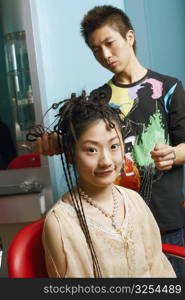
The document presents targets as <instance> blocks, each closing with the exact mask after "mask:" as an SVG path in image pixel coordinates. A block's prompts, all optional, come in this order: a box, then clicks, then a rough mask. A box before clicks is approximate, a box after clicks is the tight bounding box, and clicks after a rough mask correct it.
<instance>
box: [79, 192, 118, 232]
mask: <svg viewBox="0 0 185 300" xmlns="http://www.w3.org/2000/svg"><path fill="white" fill-rule="evenodd" d="M79 191H80V195H81V197H82V198H83V200H84V201H86V202H87V203H89V204H90V205H91V206H93V207H95V208H97V209H98V210H99V211H100V212H101V213H102V214H103V215H104V216H105V217H107V218H109V219H110V220H111V223H112V226H113V227H114V229H115V230H116V231H117V232H118V233H120V232H121V230H120V228H118V227H117V225H116V216H117V212H118V198H117V193H116V190H115V188H114V187H113V188H112V199H113V211H112V214H109V213H108V212H107V211H105V210H104V209H103V208H102V207H101V206H100V205H99V204H98V203H97V202H96V201H95V200H93V199H92V198H91V197H89V196H88V195H87V194H86V193H85V192H84V191H83V190H82V189H81V188H79Z"/></svg>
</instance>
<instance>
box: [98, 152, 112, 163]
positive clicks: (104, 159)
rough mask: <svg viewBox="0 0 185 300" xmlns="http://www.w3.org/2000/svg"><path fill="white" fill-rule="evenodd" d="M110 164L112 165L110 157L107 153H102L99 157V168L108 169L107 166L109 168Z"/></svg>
mask: <svg viewBox="0 0 185 300" xmlns="http://www.w3.org/2000/svg"><path fill="white" fill-rule="evenodd" d="M111 164H112V158H111V155H110V154H109V153H108V152H107V151H104V152H103V153H102V154H101V156H100V159H99V166H100V167H108V166H111Z"/></svg>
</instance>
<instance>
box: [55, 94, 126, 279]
mask: <svg viewBox="0 0 185 300" xmlns="http://www.w3.org/2000/svg"><path fill="white" fill-rule="evenodd" d="M120 114H121V112H120V110H119V109H115V108H113V107H111V106H110V105H109V104H108V101H107V98H106V93H103V92H102V90H101V93H99V92H98V91H97V92H96V93H92V94H91V95H90V96H86V93H85V92H84V91H83V92H82V94H81V96H79V97H76V95H75V94H72V95H71V98H70V99H67V100H64V101H63V103H62V106H61V108H60V109H59V114H58V115H57V116H58V121H57V124H56V125H55V127H54V131H55V132H57V134H58V142H59V144H60V147H61V152H63V154H64V155H62V154H61V160H62V165H63V170H64V175H65V179H66V182H67V186H68V189H69V192H70V195H71V200H72V204H73V206H74V209H75V211H76V214H77V217H78V220H79V223H80V226H81V228H82V231H83V233H84V235H85V238H86V241H87V244H88V246H89V249H90V253H91V256H92V261H93V269H94V276H95V277H102V276H101V270H100V266H99V263H98V258H97V256H96V253H95V250H94V246H93V244H92V240H91V237H90V233H89V229H88V226H87V222H86V218H85V214H84V209H83V205H82V199H81V195H80V192H79V185H78V175H77V170H76V164H75V146H76V143H77V140H78V138H79V137H80V135H81V134H82V132H83V131H84V130H85V129H86V128H87V126H88V125H89V124H90V123H92V122H95V121H97V120H100V119H102V120H104V121H105V122H106V124H107V126H108V127H109V128H115V124H116V125H117V126H118V128H119V129H120V131H121V129H122V120H121V118H120ZM71 164H72V169H73V173H74V175H75V180H76V189H77V192H78V197H77V196H76V193H75V190H74V186H73V180H72V169H71Z"/></svg>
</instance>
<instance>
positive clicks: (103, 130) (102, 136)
mask: <svg viewBox="0 0 185 300" xmlns="http://www.w3.org/2000/svg"><path fill="white" fill-rule="evenodd" d="M123 159H124V149H123V140H122V135H121V132H120V130H119V129H118V127H117V126H116V127H115V128H109V127H108V126H107V124H106V123H105V122H104V121H103V120H97V121H95V122H93V123H91V124H90V125H89V126H88V127H87V128H86V130H85V131H84V132H83V133H82V134H81V136H80V137H79V139H78V144H77V145H76V151H75V162H76V168H77V170H78V174H79V182H80V184H81V185H82V186H83V187H84V188H85V187H86V188H87V189H88V188H90V187H93V188H94V187H96V188H98V187H101V188H102V187H106V186H108V185H110V184H112V183H113V182H114V181H115V179H116V177H117V176H118V174H119V172H120V169H121V167H122V165H123Z"/></svg>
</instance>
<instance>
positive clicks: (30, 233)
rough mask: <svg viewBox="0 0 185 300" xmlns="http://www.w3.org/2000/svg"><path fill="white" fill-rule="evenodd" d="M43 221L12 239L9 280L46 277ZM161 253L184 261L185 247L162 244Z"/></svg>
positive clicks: (29, 226)
mask: <svg viewBox="0 0 185 300" xmlns="http://www.w3.org/2000/svg"><path fill="white" fill-rule="evenodd" d="M43 223H44V219H39V220H37V221H35V222H33V223H31V224H29V225H26V226H25V227H24V228H22V229H21V230H20V231H19V232H18V233H17V234H16V235H15V237H14V238H13V240H12V242H11V244H10V247H9V251H8V275H9V277H10V278H38V277H42V278H46V277H48V275H47V271H46V267H45V261H44V249H43V247H42V241H41V235H42V229H43ZM162 249H163V252H164V253H166V254H168V255H173V256H176V257H180V258H183V259H185V247H180V246H173V245H168V244H162Z"/></svg>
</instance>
